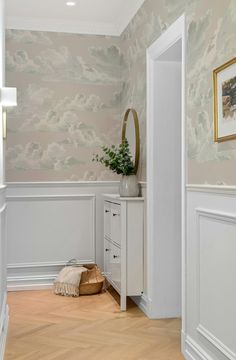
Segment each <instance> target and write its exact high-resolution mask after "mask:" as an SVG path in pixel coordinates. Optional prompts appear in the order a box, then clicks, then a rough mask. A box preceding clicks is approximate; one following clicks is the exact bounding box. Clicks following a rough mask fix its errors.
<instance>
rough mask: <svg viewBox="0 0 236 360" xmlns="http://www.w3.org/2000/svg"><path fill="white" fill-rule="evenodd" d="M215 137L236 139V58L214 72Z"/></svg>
mask: <svg viewBox="0 0 236 360" xmlns="http://www.w3.org/2000/svg"><path fill="white" fill-rule="evenodd" d="M213 86H214V137H215V141H216V142H222V141H226V140H232V139H236V57H235V58H234V59H232V60H230V61H228V62H227V63H225V64H223V65H221V66H220V67H218V68H217V69H215V70H214V71H213Z"/></svg>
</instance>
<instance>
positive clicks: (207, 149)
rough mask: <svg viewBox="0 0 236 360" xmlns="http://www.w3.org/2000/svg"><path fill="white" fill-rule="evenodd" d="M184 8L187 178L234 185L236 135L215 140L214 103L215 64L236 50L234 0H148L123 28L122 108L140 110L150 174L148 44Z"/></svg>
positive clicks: (143, 173)
mask: <svg viewBox="0 0 236 360" xmlns="http://www.w3.org/2000/svg"><path fill="white" fill-rule="evenodd" d="M184 12H185V14H186V18H187V32H188V33H187V88H186V92H187V94H186V96H187V109H186V110H187V143H188V182H189V183H194V184H195V183H196V184H198V183H200V184H201V183H209V184H227V185H231V184H233V185H236V171H235V166H236V141H229V142H225V143H221V144H215V143H214V141H213V104H212V101H213V99H212V96H213V93H212V70H213V69H214V68H216V67H218V66H219V65H221V64H223V63H225V62H226V61H228V60H230V59H231V58H233V57H234V56H236V1H235V0H224V1H222V0H207V1H206V0H146V1H145V2H144V5H143V6H142V8H141V9H140V10H139V11H138V13H137V14H136V16H135V17H134V19H133V20H132V21H131V23H130V24H129V26H128V27H127V29H126V30H125V31H124V33H123V34H122V41H121V44H122V52H123V54H124V59H125V66H124V67H123V68H122V69H123V79H125V80H124V81H123V85H122V94H121V100H122V99H123V102H122V104H121V106H122V111H124V109H125V108H126V107H128V106H133V107H134V108H136V110H137V111H138V113H139V117H140V122H141V134H142V135H141V140H142V162H141V167H140V169H139V171H140V178H141V179H143V180H145V179H146V144H145V139H146V49H147V48H148V47H149V46H150V45H151V44H152V43H153V42H154V41H155V40H156V39H157V38H158V37H159V36H160V35H161V33H162V32H164V31H165V30H166V29H167V28H168V27H169V26H170V25H171V24H172V23H173V22H174V21H175V20H176V19H177V18H178V17H179V16H181V15H182V13H184ZM166 151H168V139H167V143H166Z"/></svg>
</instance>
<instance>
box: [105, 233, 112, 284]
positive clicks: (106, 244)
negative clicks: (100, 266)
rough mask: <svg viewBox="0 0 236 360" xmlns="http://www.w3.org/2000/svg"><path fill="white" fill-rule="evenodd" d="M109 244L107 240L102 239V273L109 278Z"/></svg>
mask: <svg viewBox="0 0 236 360" xmlns="http://www.w3.org/2000/svg"><path fill="white" fill-rule="evenodd" d="M111 245H112V244H111V242H110V241H109V240H107V239H105V240H104V273H105V276H106V277H108V278H111V250H112V249H111Z"/></svg>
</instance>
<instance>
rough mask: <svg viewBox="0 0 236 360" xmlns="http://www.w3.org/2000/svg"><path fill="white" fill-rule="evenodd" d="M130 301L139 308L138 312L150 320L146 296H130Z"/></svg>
mask: <svg viewBox="0 0 236 360" xmlns="http://www.w3.org/2000/svg"><path fill="white" fill-rule="evenodd" d="M131 299H132V300H133V301H134V302H135V304H136V305H137V306H138V307H139V308H140V310H142V312H143V313H144V314H145V315H146V316H147V317H148V318H151V316H150V307H151V306H150V303H151V300H150V299H149V298H148V297H147V296H146V295H144V294H143V295H142V296H131Z"/></svg>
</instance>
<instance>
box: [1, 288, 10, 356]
mask: <svg viewBox="0 0 236 360" xmlns="http://www.w3.org/2000/svg"><path fill="white" fill-rule="evenodd" d="M8 321H9V310H8V306H7V302H6V294H5V296H4V300H3V304H2V309H1V314H0V360H4V353H5V346H6V340H7V331H8Z"/></svg>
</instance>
